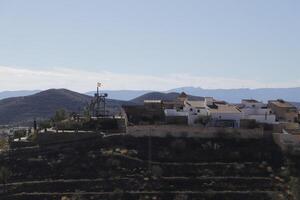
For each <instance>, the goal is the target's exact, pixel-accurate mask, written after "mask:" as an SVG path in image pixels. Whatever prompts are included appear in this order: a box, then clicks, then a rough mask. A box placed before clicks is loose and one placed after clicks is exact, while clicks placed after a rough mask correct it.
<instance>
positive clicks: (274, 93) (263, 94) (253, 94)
mask: <svg viewBox="0 0 300 200" xmlns="http://www.w3.org/2000/svg"><path fill="white" fill-rule="evenodd" d="M182 91H184V92H186V93H188V94H190V95H195V96H211V97H214V98H215V99H219V100H225V101H227V102H230V103H239V102H241V99H256V100H259V101H263V102H267V101H268V100H273V99H284V100H286V101H292V102H300V87H298V88H261V89H216V90H207V89H202V88H199V87H198V88H197V87H183V88H176V89H172V90H169V91H168V92H182Z"/></svg>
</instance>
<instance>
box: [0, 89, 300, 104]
mask: <svg viewBox="0 0 300 200" xmlns="http://www.w3.org/2000/svg"><path fill="white" fill-rule="evenodd" d="M183 91H184V92H186V93H188V94H190V95H193V96H202V97H205V96H211V97H214V98H215V99H220V100H225V101H227V102H230V103H239V102H240V101H241V99H251V98H253V99H257V100H260V101H264V102H267V101H268V100H270V99H279V98H281V99H284V100H286V101H291V102H300V87H296V88H261V89H202V88H200V87H182V88H175V89H171V90H168V91H163V92H164V93H172V92H183ZM38 92H40V91H39V90H32V91H28V90H27V91H6V92H0V99H4V98H9V97H18V96H27V95H31V94H35V93H38ZM101 92H104V93H108V96H109V98H111V99H118V100H123V101H129V100H132V99H135V98H137V97H139V96H141V95H144V94H147V93H149V92H154V91H150V90H103V91H101ZM94 93H95V92H93V91H90V92H87V93H85V94H87V95H90V96H92V95H93V94H94Z"/></svg>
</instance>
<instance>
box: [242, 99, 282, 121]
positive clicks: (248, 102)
mask: <svg viewBox="0 0 300 200" xmlns="http://www.w3.org/2000/svg"><path fill="white" fill-rule="evenodd" d="M239 109H240V110H241V111H242V113H243V119H249V120H255V121H256V122H258V123H266V124H276V116H275V115H274V114H273V113H272V111H271V109H270V108H268V107H267V104H264V103H263V102H260V101H257V100H254V99H244V100H242V102H241V104H240V106H239Z"/></svg>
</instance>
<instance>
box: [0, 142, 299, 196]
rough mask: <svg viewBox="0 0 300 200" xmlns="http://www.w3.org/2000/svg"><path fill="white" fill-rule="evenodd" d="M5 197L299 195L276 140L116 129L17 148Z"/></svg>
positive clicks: (9, 158) (6, 160)
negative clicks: (51, 144) (111, 133)
mask: <svg viewBox="0 0 300 200" xmlns="http://www.w3.org/2000/svg"><path fill="white" fill-rule="evenodd" d="M0 162H1V163H0V164H1V165H5V166H6V167H7V168H8V169H9V170H11V172H12V176H11V177H10V178H9V183H8V184H6V186H5V187H2V190H4V191H6V194H5V195H2V196H0V199H1V200H8V199H9V200H37V199H46V200H48V199H49V200H50V199H51V200H53V199H64V200H67V199H73V200H74V199H77V200H79V199H112V200H114V199H126V200H135V199H136V200H143V199H153V200H158V199H167V200H168V199H172V200H173V199H174V200H192V199H193V200H222V199H224V200H226V199H228V200H229V199H230V200H250V199H251V200H272V199H274V200H277V199H278V200H288V199H294V198H293V197H292V195H291V194H290V189H289V186H288V184H287V181H286V180H285V177H284V176H283V175H282V174H284V173H285V170H286V167H285V159H284V156H283V155H282V154H281V152H280V150H279V149H278V148H277V146H276V145H275V144H273V143H272V142H271V141H269V140H267V139H265V140H258V139H248V140H234V139H224V138H223V139H195V138H193V139H192V138H173V137H167V138H154V137H152V138H148V137H140V138H134V137H130V136H112V137H106V138H103V139H101V138H99V139H97V140H93V141H86V142H82V143H79V144H77V145H75V144H72V145H67V146H64V147H63V146H61V147H60V148H55V149H50V148H49V146H48V147H47V146H42V147H34V148H26V149H20V150H16V151H11V152H10V155H6V156H2V158H1V161H0Z"/></svg>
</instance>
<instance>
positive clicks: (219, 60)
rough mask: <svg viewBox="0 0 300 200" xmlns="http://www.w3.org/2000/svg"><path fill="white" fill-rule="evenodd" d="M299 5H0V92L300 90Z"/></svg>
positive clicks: (187, 0) (52, 0)
mask: <svg viewBox="0 0 300 200" xmlns="http://www.w3.org/2000/svg"><path fill="white" fill-rule="evenodd" d="M299 10H300V1H298V0H206V1H201V0H195V1H193V0H181V1H179V0H147V1H146V0H107V1H101V0H80V1H79V0H48V1H46V0H43V1H41V0H18V1H17V0H0V91H2V90H16V89H46V88H49V87H56V88H62V87H65V88H69V89H74V90H78V91H87V90H91V89H92V88H94V86H95V82H97V81H100V82H103V83H104V87H105V88H106V89H158V90H164V89H170V88H173V87H180V86H196V87H203V88H241V87H250V88H257V87H295V86H300V11H299Z"/></svg>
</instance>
